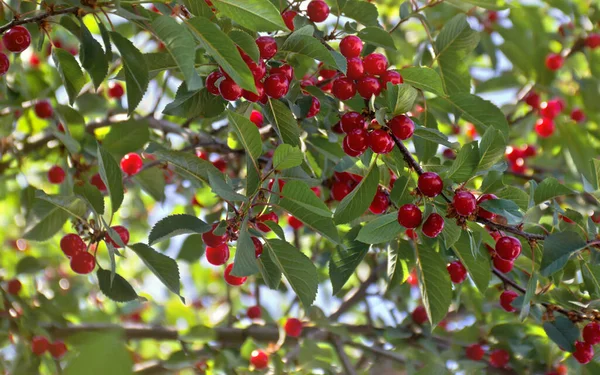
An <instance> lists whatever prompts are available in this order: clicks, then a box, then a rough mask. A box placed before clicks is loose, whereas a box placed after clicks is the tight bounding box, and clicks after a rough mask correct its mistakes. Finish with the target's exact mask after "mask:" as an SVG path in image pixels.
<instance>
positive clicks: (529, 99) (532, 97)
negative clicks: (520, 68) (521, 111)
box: [524, 91, 540, 109]
mask: <svg viewBox="0 0 600 375" xmlns="http://www.w3.org/2000/svg"><path fill="white" fill-rule="evenodd" d="M524 99H525V103H527V104H528V105H529V106H530V107H531V108H533V109H538V108H540V95H539V94H538V93H536V92H535V91H529V92H528V93H527V95H525V98H524Z"/></svg>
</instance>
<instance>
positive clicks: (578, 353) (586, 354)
mask: <svg viewBox="0 0 600 375" xmlns="http://www.w3.org/2000/svg"><path fill="white" fill-rule="evenodd" d="M573 357H575V359H576V360H577V362H579V363H581V364H582V365H585V364H586V363H589V362H590V361H591V360H592V359H593V358H594V348H593V347H592V346H591V345H590V344H588V343H587V342H583V341H575V351H574V352H573Z"/></svg>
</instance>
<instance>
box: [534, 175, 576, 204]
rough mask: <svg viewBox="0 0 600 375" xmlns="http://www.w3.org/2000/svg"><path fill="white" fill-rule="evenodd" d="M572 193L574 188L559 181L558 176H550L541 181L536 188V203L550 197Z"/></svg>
mask: <svg viewBox="0 0 600 375" xmlns="http://www.w3.org/2000/svg"><path fill="white" fill-rule="evenodd" d="M570 194H573V190H571V189H569V188H568V187H566V186H565V185H563V184H561V183H560V182H558V180H557V179H556V178H554V177H548V178H546V179H544V181H542V182H540V184H539V185H538V187H537V188H536V189H535V193H534V194H533V199H534V201H535V204H540V203H542V202H545V201H547V200H549V199H552V198H556V197H559V196H561V195H570Z"/></svg>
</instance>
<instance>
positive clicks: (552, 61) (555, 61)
mask: <svg viewBox="0 0 600 375" xmlns="http://www.w3.org/2000/svg"><path fill="white" fill-rule="evenodd" d="M564 62H565V59H564V58H563V57H562V56H561V55H560V54H558V53H551V54H549V55H548V56H546V61H545V63H546V68H548V69H549V70H552V71H556V70H558V69H560V68H561V67H562V66H563V63H564Z"/></svg>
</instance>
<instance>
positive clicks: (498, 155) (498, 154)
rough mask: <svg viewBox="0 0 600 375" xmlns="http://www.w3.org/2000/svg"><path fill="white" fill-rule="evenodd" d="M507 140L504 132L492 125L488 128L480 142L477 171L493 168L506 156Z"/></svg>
mask: <svg viewBox="0 0 600 375" xmlns="http://www.w3.org/2000/svg"><path fill="white" fill-rule="evenodd" d="M505 150H506V141H505V140H504V137H503V136H502V133H501V132H500V131H499V130H497V129H495V128H492V127H489V128H487V130H486V131H485V133H484V134H483V137H482V138H481V141H480V142H479V157H480V159H481V160H479V165H478V166H477V171H482V170H486V169H489V168H491V167H492V166H493V165H494V164H496V163H497V162H499V161H500V160H502V159H503V157H504V152H505Z"/></svg>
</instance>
